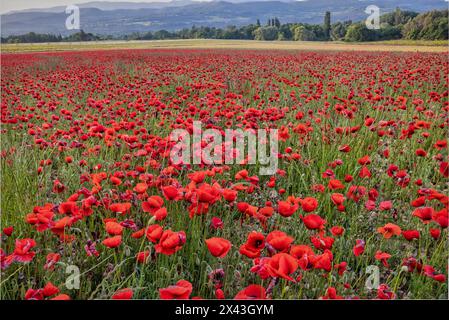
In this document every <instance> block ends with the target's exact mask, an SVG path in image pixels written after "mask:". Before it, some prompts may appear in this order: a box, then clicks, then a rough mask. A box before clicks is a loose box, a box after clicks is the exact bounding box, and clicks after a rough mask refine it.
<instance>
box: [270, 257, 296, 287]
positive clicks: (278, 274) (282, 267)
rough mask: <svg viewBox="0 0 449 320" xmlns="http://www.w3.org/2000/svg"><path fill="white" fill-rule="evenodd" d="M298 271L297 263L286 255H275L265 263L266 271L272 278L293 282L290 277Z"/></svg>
mask: <svg viewBox="0 0 449 320" xmlns="http://www.w3.org/2000/svg"><path fill="white" fill-rule="evenodd" d="M296 269H298V262H297V261H296V259H295V258H294V257H292V256H291V255H289V254H287V253H278V254H275V255H274V256H273V257H271V259H270V260H269V261H268V263H267V271H268V273H269V274H270V276H272V277H274V278H284V279H287V280H290V281H295V280H294V279H293V278H292V277H291V276H290V275H291V274H292V273H294V272H295V271H296Z"/></svg>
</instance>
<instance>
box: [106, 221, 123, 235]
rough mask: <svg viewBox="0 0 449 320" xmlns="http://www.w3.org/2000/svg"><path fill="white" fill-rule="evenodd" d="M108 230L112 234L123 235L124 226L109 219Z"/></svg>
mask: <svg viewBox="0 0 449 320" xmlns="http://www.w3.org/2000/svg"><path fill="white" fill-rule="evenodd" d="M106 232H107V233H109V235H111V236H117V235H121V234H122V232H123V227H122V226H121V225H120V223H117V222H114V221H109V222H106Z"/></svg>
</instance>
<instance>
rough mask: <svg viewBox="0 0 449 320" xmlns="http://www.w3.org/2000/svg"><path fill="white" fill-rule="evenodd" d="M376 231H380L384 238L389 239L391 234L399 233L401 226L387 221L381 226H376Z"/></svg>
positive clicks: (396, 234)
mask: <svg viewBox="0 0 449 320" xmlns="http://www.w3.org/2000/svg"><path fill="white" fill-rule="evenodd" d="M377 232H378V233H381V234H382V235H383V236H384V238H385V239H390V238H391V237H392V236H398V235H400V234H401V228H400V227H399V226H397V225H395V224H394V223H387V224H386V225H384V226H383V227H379V228H377Z"/></svg>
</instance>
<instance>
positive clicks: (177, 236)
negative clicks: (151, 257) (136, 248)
mask: <svg viewBox="0 0 449 320" xmlns="http://www.w3.org/2000/svg"><path fill="white" fill-rule="evenodd" d="M185 242H186V234H185V232H184V231H180V232H173V231H171V230H165V231H164V232H163V233H162V236H161V238H160V240H159V243H158V244H157V245H156V246H155V249H156V252H157V253H162V254H166V255H171V254H174V253H175V252H177V251H179V250H181V248H182V246H183V245H184V243H185Z"/></svg>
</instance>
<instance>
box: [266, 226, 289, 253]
mask: <svg viewBox="0 0 449 320" xmlns="http://www.w3.org/2000/svg"><path fill="white" fill-rule="evenodd" d="M292 242H293V238H292V237H289V236H288V235H287V234H286V233H285V232H282V231H272V232H270V233H269V234H268V236H267V239H266V243H267V245H269V247H272V248H273V249H275V250H276V251H279V252H285V251H287V250H288V248H289V247H290V244H291V243H292Z"/></svg>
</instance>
